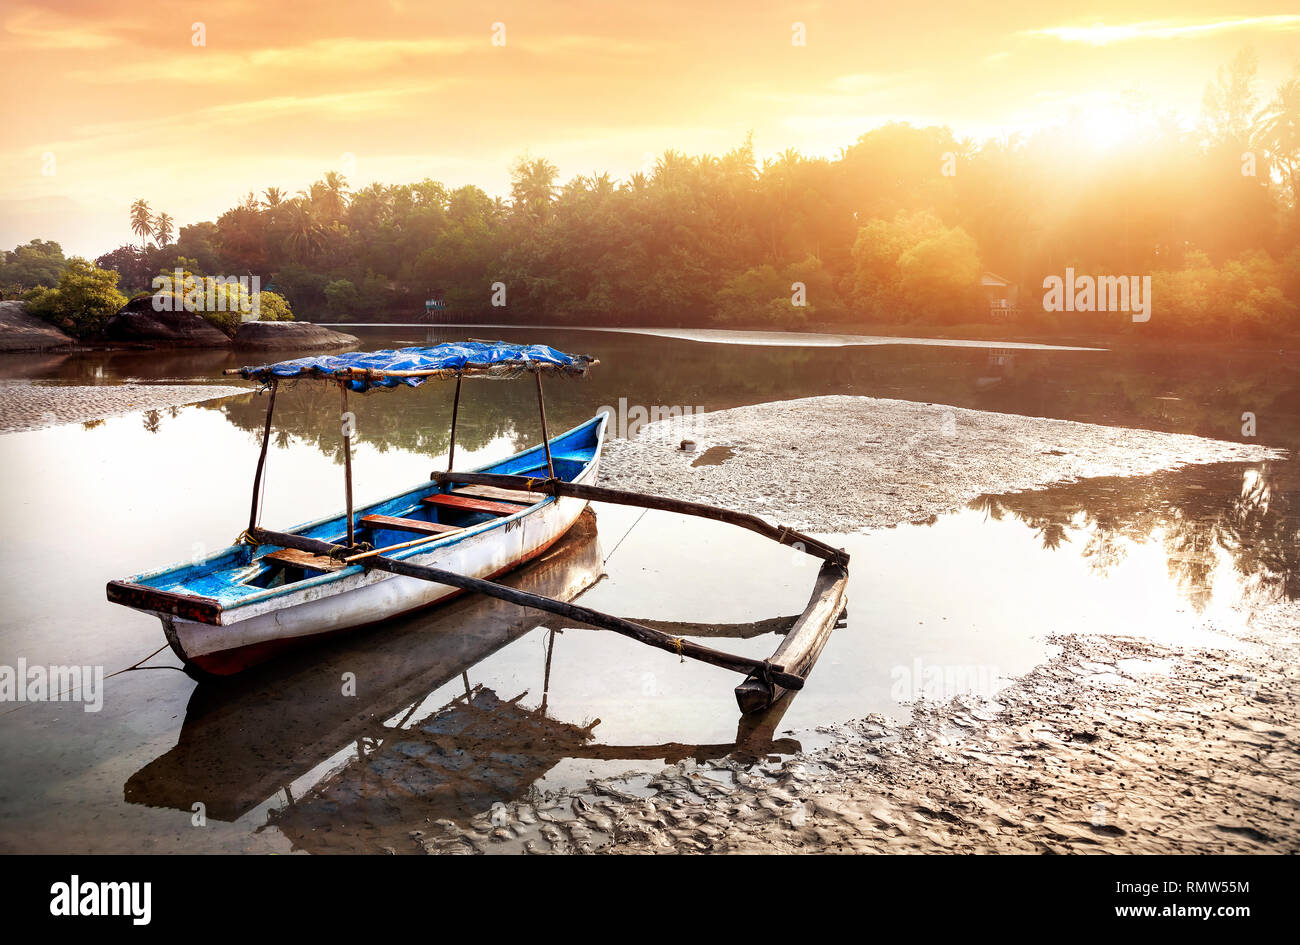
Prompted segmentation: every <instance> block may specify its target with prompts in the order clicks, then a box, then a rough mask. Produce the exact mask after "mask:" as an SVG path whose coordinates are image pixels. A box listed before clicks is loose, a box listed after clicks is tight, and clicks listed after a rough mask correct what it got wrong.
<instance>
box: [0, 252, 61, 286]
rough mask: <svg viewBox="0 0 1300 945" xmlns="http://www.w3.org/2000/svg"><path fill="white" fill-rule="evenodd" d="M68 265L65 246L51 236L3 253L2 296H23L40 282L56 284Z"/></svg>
mask: <svg viewBox="0 0 1300 945" xmlns="http://www.w3.org/2000/svg"><path fill="white" fill-rule="evenodd" d="M67 265H68V260H67V259H65V258H64V256H63V249H62V247H60V246H59V244H58V243H53V242H50V241H49V240H32V241H31V242H30V243H27V244H25V245H23V246H18V247H15V248H14V249H13V250H9V251H6V252H4V253H0V298H3V299H16V298H21V297H22V295H23V293H25V292H27V291H28V290H30V289H34V288H35V287H36V286H40V285H43V286H47V287H50V288H53V287H54V286H56V285H58V284H59V277H60V276H61V275H63V270H64V267H66V266H67Z"/></svg>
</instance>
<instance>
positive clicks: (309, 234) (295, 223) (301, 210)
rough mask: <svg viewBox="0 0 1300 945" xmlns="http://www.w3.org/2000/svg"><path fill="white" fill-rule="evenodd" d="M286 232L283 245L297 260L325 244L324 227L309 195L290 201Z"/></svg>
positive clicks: (301, 259) (308, 255) (307, 256)
mask: <svg viewBox="0 0 1300 945" xmlns="http://www.w3.org/2000/svg"><path fill="white" fill-rule="evenodd" d="M288 207H289V223H288V234H287V236H286V237H285V247H286V248H287V249H288V250H289V252H291V253H293V254H294V256H295V257H296V258H297V259H298V260H299V261H305V260H307V259H308V258H309V257H310V256H311V255H312V254H314V253H316V252H317V251H319V250H320V248H321V247H322V246H324V245H325V227H324V226H323V225H322V224H321V222H320V219H319V217H318V216H317V210H316V206H315V205H314V203H313V201H312V199H311V196H310V195H308V194H305V193H304V194H303V195H302V196H301V197H297V198H295V199H294V200H292V201H290V202H289V204H288Z"/></svg>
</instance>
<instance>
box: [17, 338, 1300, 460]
mask: <svg viewBox="0 0 1300 945" xmlns="http://www.w3.org/2000/svg"><path fill="white" fill-rule="evenodd" d="M350 330H351V331H353V332H354V333H356V334H357V335H358V336H359V337H360V338H361V347H363V348H372V349H373V348H382V347H400V346H403V345H422V344H436V343H438V342H441V341H448V340H462V339H464V338H465V337H466V335H467V334H476V333H482V332H486V331H488V329H470V328H465V329H459V330H458V329H456V328H454V327H452V328H426V327H420V326H412V327H411V328H409V329H404V328H379V329H363V328H354V329H350ZM490 333H491V334H492V335H494V336H501V337H503V338H504V339H505V340H507V341H545V342H547V343H549V344H553V345H555V346H557V347H559V348H561V349H565V350H572V351H578V352H582V353H585V354H591V355H594V356H595V357H597V358H599V359H600V361H601V365H600V367H599V368H597V369H596V370H595V371H594V372H593V373H592V377H591V378H590V380H587V381H578V382H565V383H563V386H561V383H560V382H557V383H556V385H554V390H553V392H552V393H551V395H550V396H549V397H548V404H549V405H553V406H554V409H555V410H556V412H557V413H556V420H555V423H557V424H558V423H560V422H564V423H565V424H566V428H567V426H573V425H575V424H576V423H578V422H579V421H581V420H583V419H585V418H586V417H589V416H590V415H591V413H592V412H593V411H594V410H595V409H596V408H597V407H598V406H600V405H602V404H616V403H618V399H619V398H620V397H626V398H627V399H628V402H629V403H632V404H644V405H678V406H692V407H702V408H704V409H707V410H716V409H721V408H725V407H733V406H738V405H742V404H756V403H763V402H766V401H771V400H786V399H791V398H796V397H811V396H818V395H822V394H861V395H865V396H874V397H895V398H899V399H903V400H919V401H924V402H934V403H943V404H951V405H953V406H959V407H971V408H974V409H979V410H996V411H1001V412H1005V413H1017V414H1025V415H1029V416H1045V417H1059V418H1065V419H1071V420H1082V421H1088V422H1094V423H1107V424H1118V425H1123V426H1136V427H1145V428H1150V429H1156V430H1166V431H1173V432H1182V433H1195V434H1198V435H1201V436H1210V437H1216V438H1219V439H1229V440H1237V441H1241V440H1243V439H1248V437H1245V436H1244V435H1243V432H1242V412H1243V411H1251V412H1252V413H1254V414H1255V415H1256V416H1257V417H1258V418H1259V428H1258V440H1259V441H1260V442H1264V443H1266V444H1269V445H1277V446H1285V447H1288V448H1292V449H1295V448H1297V447H1300V366H1298V365H1296V364H1295V363H1293V362H1294V359H1293V358H1288V356H1287V354H1286V353H1285V352H1280V351H1243V350H1237V351H1229V350H1221V349H1219V348H1213V347H1209V348H1207V347H1196V348H1189V349H1187V350H1181V349H1179V348H1176V347H1175V348H1169V347H1160V348H1152V349H1147V348H1124V349H1116V350H1110V351H1038V350H1019V349H1013V348H1007V347H997V346H990V347H986V348H951V347H922V346H897V345H890V346H883V347H870V346H868V347H848V348H828V347H822V348H813V347H806V348H800V347H771V346H761V345H745V344H737V345H723V344H706V343H700V342H694V341H687V340H682V339H677V338H667V337H654V336H649V335H632V334H620V333H613V332H601V331H582V330H579V329H571V328H565V329H559V328H546V329H524V328H519V329H491V330H490ZM303 353H304V352H296V351H284V352H276V353H274V354H273V355H272V354H269V353H261V354H259V353H256V352H235V351H229V350H225V351H222V350H217V351H148V352H146V351H126V352H122V351H119V352H90V353H80V354H73V355H50V356H46V355H40V356H31V355H0V379H4V378H30V379H37V380H44V381H49V382H55V383H72V384H110V383H122V382H125V381H146V382H147V381H169V382H174V381H176V380H182V379H190V380H195V381H199V382H203V383H225V382H227V380H228V379H226V378H223V377H222V375H221V371H222V370H223V369H225V368H228V367H237V366H239V365H240V364H243V363H246V362H248V361H259V360H268V359H271V358H290V357H296V356H299V355H301V354H303ZM521 386H522V385H512V384H483V385H475V387H474V388H473V389H471V395H472V396H470V397H469V398H468V399H467V401H466V406H467V407H471V408H472V407H473V405H474V403H475V402H476V401H477V402H479V403H488V404H489V406H488V408H487V409H488V414H489V416H488V417H485V418H483V419H482V420H481V421H480V422H481V423H483V424H489V423H491V422H493V418H495V422H496V424H497V432H501V431H502V430H503V429H504V428H505V427H504V424H503V418H504V417H506V416H508V415H510V411H511V408H512V405H514V406H517V407H519V408H520V410H521V412H520V413H517V414H514V417H515V418H517V419H518V418H527V419H531V417H532V416H533V410H532V409H531V407H530V405H529V401H528V396H527V393H528V392H527V391H523V390H516V389H517V388H520V387H521ZM292 399H293V398H285V400H286V401H289V400H292ZM398 399H400V400H401V403H400V404H394V403H389V404H388V405H387V407H386V408H385V409H387V410H390V411H392V412H393V413H392V414H390V415H389V416H388V417H387V419H385V418H384V417H383V416H380V415H378V413H376V415H375V417H374V418H373V419H372V421H371V422H369V423H368V424H367V428H363V430H362V431H361V436H362V437H363V438H369V442H372V443H374V444H376V445H382V444H384V443H387V444H389V445H393V446H396V445H409V444H413V443H416V442H418V438H417V432H418V431H420V430H425V429H428V430H429V431H430V433H431V434H434V435H436V431H437V430H438V428H440V427H443V426H445V425H446V422H445V421H446V415H447V414H448V413H449V409H450V408H449V404H450V393H449V392H448V393H445V394H443V393H441V392H439V391H437V390H436V386H435V391H434V393H432V395H430V394H429V392H428V389H427V388H426V390H425V391H424V392H423V393H419V394H417V395H416V396H413V397H403V398H390V400H398ZM357 400H358V401H361V402H363V403H364V399H363V398H357ZM444 401H445V402H446V403H445V404H444V403H443V402H444ZM288 406H289V404H288V403H286V407H288ZM277 409H278V408H277ZM304 409H305V408H304ZM354 409H355V408H354ZM229 415H230V418H231V421H232V422H233V423H236V424H237V425H239V426H241V427H247V428H248V429H253V428H254V427H255V426H256V423H257V421H258V420H259V419H260V407H259V406H258V405H255V404H250V403H248V402H245V403H244V404H242V405H235V406H233V407H232V408H231V410H230V414H229ZM315 419H316V418H315V417H314V415H312V414H310V413H305V412H300V413H299V414H298V416H296V417H295V416H289V415H287V416H286V422H287V423H289V424H290V431H291V432H292V434H293V435H294V436H298V437H303V438H304V439H306V440H307V441H308V442H313V443H316V442H318V439H317V438H318V437H319V436H320V433H321V430H322V429H326V430H332V429H333V428H334V426H335V424H334V423H333V421H331V422H330V423H329V424H328V425H327V426H326V427H321V426H319V425H314V424H313V423H310V422H308V421H314V420H315ZM485 435H486V434H481V436H485ZM533 435H534V434H533V433H532V430H531V424H528V425H526V426H525V427H524V428H523V430H522V431H521V436H522V437H523V438H524V439H527V438H529V437H532V436H533ZM323 445H324V446H325V447H326V448H328V449H331V450H332V449H333V448H334V446H333V444H331V443H329V440H328V437H327V439H326V440H325V442H324V444H323Z"/></svg>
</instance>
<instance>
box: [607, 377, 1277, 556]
mask: <svg viewBox="0 0 1300 945" xmlns="http://www.w3.org/2000/svg"><path fill="white" fill-rule="evenodd" d="M684 439H690V440H693V441H694V442H695V444H696V446H695V449H694V450H693V451H690V452H687V451H685V450H682V449H680V445H681V442H682V440H684ZM710 450H714V452H713V454H712V455H714V456H719V455H721V456H728V458H726V459H725V460H723V461H721V462H716V461H713V460H711V459H706V460H705V461H704V462H699V461H700V460H701V458H702V457H703V456H704V454H705V453H706V452H708V451H710ZM728 450H729V451H730V454H729V455H728V452H727V451H728ZM1286 455H1287V454H1286V452H1285V451H1284V450H1276V449H1268V448H1265V447H1261V446H1256V445H1250V444H1242V443H1228V442H1224V441H1221V440H1209V439H1205V438H1203V437H1198V436H1189V435H1186V434H1181V433H1159V432H1156V431H1152V430H1135V429H1129V428H1125V427H1108V426H1101V425H1098V424H1091V423H1077V422H1075V421H1072V420H1051V419H1046V418H1043V417H1024V416H1019V415H1015V414H1005V413H989V412H985V411H982V410H969V409H966V408H962V407H948V406H944V405H942V404H923V403H916V402H914V401H907V400H883V399H878V398H873V397H845V396H832V397H809V398H805V399H802V400H788V401H781V402H777V403H770V404H759V405H757V406H754V407H737V408H735V409H732V410H720V411H717V412H716V413H707V414H697V415H694V416H691V417H687V418H683V417H676V418H672V419H668V420H659V421H656V422H655V423H651V424H648V425H647V426H645V427H643V428H642V429H641V430H640V431H639V432H638V433H637V434H636V435H635V436H633V437H631V438H630V439H618V438H611V439H610V440H609V441H608V444H607V446H606V449H605V458H604V460H603V462H602V464H601V480H602V482H603V483H604V484H605V485H610V486H614V487H617V488H630V489H639V490H642V491H651V492H660V493H663V494H666V495H672V496H676V497H678V498H683V499H695V500H697V501H701V502H709V503H712V504H714V505H722V506H728V507H730V506H733V505H735V504H736V501H737V497H738V496H743V497H744V500H745V504H746V505H747V506H748V508H747V509H746V510H747V511H752V512H758V513H760V514H762V515H764V516H766V517H768V518H769V519H770V520H773V521H776V522H779V523H780V524H782V525H789V526H791V527H792V528H798V529H801V530H804V531H815V532H841V533H843V532H855V531H861V530H864V529H867V528H873V527H880V526H888V525H896V524H898V523H900V522H906V521H917V520H921V519H926V518H928V517H929V516H931V515H937V514H940V513H942V512H948V511H952V510H954V509H958V508H961V507H962V506H964V505H965V504H966V503H967V502H969V501H970V500H971V499H974V498H976V497H978V496H980V495H984V494H987V493H1007V492H1019V491H1023V490H1026V489H1036V488H1041V487H1042V486H1046V485H1050V484H1052V483H1056V482H1066V481H1070V480H1074V479H1083V478H1087V477H1093V476H1141V475H1147V474H1149V473H1153V472H1158V471H1160V470H1163V469H1174V468H1177V467H1179V466H1184V465H1188V464H1192V463H1216V462H1258V461H1263V460H1266V459H1282V458H1285V457H1286Z"/></svg>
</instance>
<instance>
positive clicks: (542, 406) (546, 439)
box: [537, 371, 555, 479]
mask: <svg viewBox="0 0 1300 945" xmlns="http://www.w3.org/2000/svg"><path fill="white" fill-rule="evenodd" d="M537 409H538V410H539V411H540V412H541V415H542V449H543V450H545V451H546V474H547V475H548V476H550V477H551V478H552V479H554V478H555V464H554V463H552V462H551V435H550V433H548V432H547V431H546V401H545V400H543V399H542V372H541V371H538V372H537Z"/></svg>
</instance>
